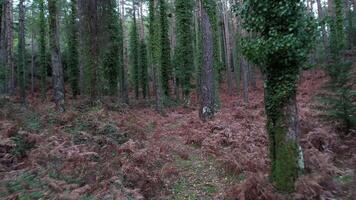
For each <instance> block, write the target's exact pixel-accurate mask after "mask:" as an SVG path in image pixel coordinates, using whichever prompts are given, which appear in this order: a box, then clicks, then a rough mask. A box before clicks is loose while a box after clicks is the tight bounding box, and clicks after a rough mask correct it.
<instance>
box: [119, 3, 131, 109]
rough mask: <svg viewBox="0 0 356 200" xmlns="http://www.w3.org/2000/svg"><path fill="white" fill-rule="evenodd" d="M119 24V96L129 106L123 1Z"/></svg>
mask: <svg viewBox="0 0 356 200" xmlns="http://www.w3.org/2000/svg"><path fill="white" fill-rule="evenodd" d="M121 24H122V36H123V49H122V51H123V52H122V55H123V58H122V59H123V60H122V64H123V65H122V67H121V69H120V71H121V73H120V74H121V77H120V94H121V99H122V101H123V102H124V103H126V104H129V103H130V102H129V90H128V82H127V67H128V56H127V43H126V40H125V39H124V38H125V0H121Z"/></svg>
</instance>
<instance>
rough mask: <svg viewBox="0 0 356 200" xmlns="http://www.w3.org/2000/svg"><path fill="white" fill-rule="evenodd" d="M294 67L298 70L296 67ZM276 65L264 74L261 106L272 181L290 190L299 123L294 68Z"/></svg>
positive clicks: (296, 167) (295, 168) (296, 171)
mask: <svg viewBox="0 0 356 200" xmlns="http://www.w3.org/2000/svg"><path fill="white" fill-rule="evenodd" d="M296 70H298V69H296ZM296 70H291V69H280V68H278V67H276V68H274V69H272V70H270V71H268V72H267V74H266V82H265V85H266V88H265V98H266V99H265V105H266V114H267V130H268V134H269V140H270V157H271V162H272V169H271V170H272V176H271V178H272V181H273V182H275V184H276V186H277V188H279V189H281V190H283V191H289V192H291V191H293V190H294V183H295V180H296V179H297V177H298V174H299V170H300V168H301V167H300V166H299V164H298V161H299V160H300V157H299V156H300V155H301V154H300V153H301V152H300V146H299V141H298V138H299V123H298V109H297V104H296V83H297V74H298V71H296Z"/></svg>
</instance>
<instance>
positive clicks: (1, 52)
mask: <svg viewBox="0 0 356 200" xmlns="http://www.w3.org/2000/svg"><path fill="white" fill-rule="evenodd" d="M4 47H5V33H4V2H3V1H2V2H0V67H2V70H3V71H4V75H5V76H4V85H3V88H2V91H1V92H3V93H6V92H7V82H8V80H7V69H6V65H5V62H4V61H5V48H4Z"/></svg>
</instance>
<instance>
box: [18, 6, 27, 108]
mask: <svg viewBox="0 0 356 200" xmlns="http://www.w3.org/2000/svg"><path fill="white" fill-rule="evenodd" d="M18 33H19V37H18V38H19V44H18V69H17V72H18V76H17V77H18V81H19V86H20V95H21V102H22V104H24V105H25V104H26V44H25V5H24V0H20V2H19V32H18Z"/></svg>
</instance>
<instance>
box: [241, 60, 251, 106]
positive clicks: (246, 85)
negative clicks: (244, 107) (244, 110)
mask: <svg viewBox="0 0 356 200" xmlns="http://www.w3.org/2000/svg"><path fill="white" fill-rule="evenodd" d="M248 68H249V67H248V63H247V61H246V58H244V57H242V58H241V71H242V82H243V97H244V103H245V104H248V102H249V101H248V94H249V69H248Z"/></svg>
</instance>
